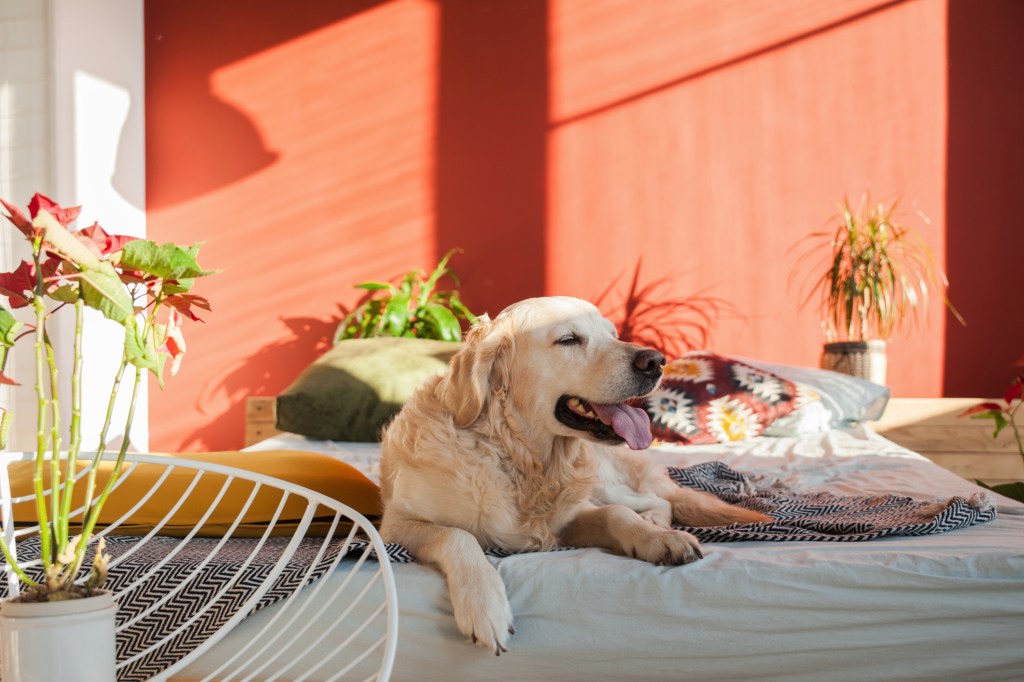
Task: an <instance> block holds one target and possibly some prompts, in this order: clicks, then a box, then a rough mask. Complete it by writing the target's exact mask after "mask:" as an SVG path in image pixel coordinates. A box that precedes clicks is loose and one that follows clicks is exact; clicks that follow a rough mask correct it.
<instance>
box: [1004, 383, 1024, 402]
mask: <svg viewBox="0 0 1024 682" xmlns="http://www.w3.org/2000/svg"><path fill="white" fill-rule="evenodd" d="M1022 390H1024V385H1022V384H1021V382H1020V379H1015V380H1014V382H1013V383H1012V384H1010V387H1009V388H1008V389H1006V394H1005V395H1003V400H1005V401H1006V404H1007V405H1009V404H1010V403H1012V402H1013V401H1014V400H1016V399H1017V398H1020V395H1021V392H1022Z"/></svg>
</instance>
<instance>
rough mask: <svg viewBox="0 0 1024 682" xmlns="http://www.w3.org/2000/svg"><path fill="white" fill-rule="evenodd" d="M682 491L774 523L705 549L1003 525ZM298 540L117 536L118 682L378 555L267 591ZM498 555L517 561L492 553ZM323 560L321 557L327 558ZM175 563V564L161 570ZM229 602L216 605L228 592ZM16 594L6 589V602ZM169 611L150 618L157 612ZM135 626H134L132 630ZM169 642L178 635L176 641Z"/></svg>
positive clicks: (723, 483) (988, 511) (749, 483)
mask: <svg viewBox="0 0 1024 682" xmlns="http://www.w3.org/2000/svg"><path fill="white" fill-rule="evenodd" d="M669 474H670V476H671V477H672V478H673V480H675V481H676V482H677V483H678V484H679V485H681V486H688V487H692V488H697V489H699V490H704V491H706V492H709V493H712V494H714V495H717V496H718V497H720V498H722V499H724V500H726V501H727V502H731V503H734V504H739V505H741V506H744V507H748V508H751V509H756V510H758V511H760V512H763V513H765V514H768V515H770V516H772V517H773V521H771V522H766V523H754V524H736V525H732V526H724V527H715V528H693V527H682V526H680V528H681V529H682V530H686V531H689V532H690V533H693V534H694V535H696V536H697V537H698V538H699V539H700V540H701V541H702V542H737V541H775V542H778V541H796V540H804V541H806V540H811V541H819V542H859V541H864V540H873V539H876V538H881V537H887V536H898V535H902V536H910V535H931V534H935V533H944V532H947V531H951V530H956V529H959V528H966V527H968V526H972V525H975V524H978V523H983V522H986V521H990V520H992V519H993V518H995V516H996V510H995V505H994V503H993V501H992V499H991V498H990V497H988V495H987V494H985V493H979V494H977V495H974V496H972V497H971V498H969V499H965V498H961V497H954V498H952V499H950V500H946V501H943V502H938V503H937V502H922V501H919V500H913V499H911V498H908V497H898V496H892V495H883V496H871V497H843V496H837V495H831V494H828V493H810V494H807V493H799V492H793V491H790V490H788V489H785V488H780V487H777V486H771V485H758V482H757V481H753V480H751V478H750V477H748V476H746V475H744V474H742V473H740V472H737V471H735V470H733V469H731V468H729V467H728V466H726V465H724V464H722V463H720V462H706V463H703V464H698V465H695V466H692V467H686V468H670V469H669ZM288 540H289V538H270V539H269V540H268V541H267V542H266V544H265V545H264V546H263V547H262V548H259V549H258V551H257V540H256V539H247V538H235V539H232V540H230V541H229V542H227V543H225V544H224V545H223V546H222V547H220V548H218V542H219V541H218V540H217V539H200V538H194V539H192V540H190V541H189V542H188V543H187V544H186V546H185V547H180V545H181V540H179V539H177V538H165V537H155V538H150V539H149V540H146V541H145V542H142V543H140V539H139V538H135V537H122V536H115V537H108V538H107V543H108V544H107V548H108V551H109V552H110V553H111V554H112V555H113V556H114V557H120V556H125V555H127V556H125V558H124V560H122V561H120V562H116V565H114V566H113V567H112V568H111V571H110V577H109V579H108V582H107V584H106V585H105V587H106V588H108V589H110V590H112V591H114V592H115V594H117V595H118V596H117V602H118V614H117V618H118V624H119V627H121V630H120V631H119V635H118V641H117V653H118V662H119V669H118V679H119V680H122V681H129V682H131V681H135V680H146V679H149V678H150V677H152V676H153V675H155V674H157V673H159V672H161V671H162V670H164V669H166V667H167V666H168V665H170V664H171V663H173V662H174V661H177V660H179V659H180V658H182V657H183V656H184V655H185V654H187V653H188V652H189V651H192V650H193V649H195V648H196V647H197V646H198V645H199V644H201V643H202V642H203V641H205V640H206V639H207V638H208V637H209V636H210V635H211V634H212V633H214V632H216V631H217V629H219V628H220V627H222V626H223V625H224V623H226V622H227V621H228V620H229V619H230V618H231V617H232V616H233V615H234V614H235V613H237V611H238V609H239V608H240V607H241V605H242V604H243V603H245V602H246V600H247V599H248V598H249V597H250V596H251V595H253V594H254V593H256V592H257V590H261V589H265V590H266V592H265V594H263V596H262V597H261V599H260V601H259V605H258V607H257V608H263V607H265V606H268V605H270V604H273V603H275V602H278V601H281V600H283V599H285V598H287V597H288V596H289V595H290V594H292V593H293V592H294V591H295V590H296V589H298V588H299V587H301V586H302V585H303V584H309V583H310V582H311V581H312V580H314V579H317V578H319V577H322V576H323V575H324V574H325V573H326V572H327V571H328V570H330V567H331V565H332V562H333V561H334V559H335V558H336V557H337V556H338V554H339V553H340V552H346V554H345V557H346V559H347V558H349V557H359V556H362V555H364V554H365V555H369V556H372V554H373V552H372V550H371V549H370V547H369V542H368V541H367V540H365V539H359V538H356V539H355V540H352V541H351V542H349V543H347V544H346V542H345V538H337V539H333V540H328V541H327V542H328V546H327V549H326V551H321V550H322V549H323V545H324V542H325V541H324V540H323V539H322V538H306V539H304V540H302V542H301V544H300V546H299V549H298V551H297V553H296V554H295V556H294V557H293V559H292V560H291V561H290V562H289V563H288V565H287V566H286V567H285V568H284V570H283V571H282V572H281V574H280V575H279V576H278V578H277V579H276V580H275V581H274V582H273V583H272V584H271V585H270V586H269V589H267V586H266V585H264V583H265V581H266V580H267V577H268V576H269V575H271V574H272V572H273V569H274V566H275V565H276V564H277V563H278V559H279V557H280V555H281V551H282V549H283V547H284V545H285V544H286V543H287V542H288ZM18 549H19V553H20V554H22V556H33V554H32V551H33V549H34V550H35V552H36V555H37V554H38V545H35V546H34V547H33V544H32V541H31V540H30V541H27V542H23V543H19V545H18ZM386 550H387V554H388V557H389V558H390V559H391V561H392V562H396V563H407V562H412V561H414V559H413V557H412V556H411V555H410V554H409V553H408V552H407V551H406V550H405V549H404V548H403V547H401V546H399V545H387V546H386ZM488 553H489V554H491V555H492V556H507V555H509V554H510V553H509V552H506V551H503V550H490V551H489V552H488ZM318 555H319V557H318ZM168 556H171V557H172V558H171V560H170V561H168V562H167V563H165V564H163V565H160V562H161V561H163V560H165V559H166V558H167V557H168ZM222 590H223V591H224V594H222V595H220V596H219V597H217V598H214V597H215V596H216V595H217V594H219V593H220V592H221V591H222ZM5 591H6V585H0V597H2V596H3V595H4V593H5ZM156 602H161V603H160V605H159V607H158V608H157V609H155V610H154V613H153V614H150V615H149V616H142V615H141V614H143V613H144V612H146V611H147V609H148V607H149V606H151V605H152V604H154V603H156ZM125 623H130V624H129V625H128V626H127V627H123V626H124V624H125ZM168 633H175V634H174V635H173V636H171V637H169V638H168V637H167V635H168Z"/></svg>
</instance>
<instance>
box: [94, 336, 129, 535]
mask: <svg viewBox="0 0 1024 682" xmlns="http://www.w3.org/2000/svg"><path fill="white" fill-rule="evenodd" d="M126 367H128V356H127V355H122V356H121V366H120V367H118V368H117V374H115V375H114V385H113V386H112V387H111V389H110V400H108V401H107V414H106V416H105V417H104V418H103V427H102V428H101V429H100V442H99V445H98V446H97V447H96V456H95V457H94V458H93V460H92V466H91V467H89V478H88V483H87V484H86V486H85V507H84V509H85V514H86V516H88V515H89V510H90V507H91V505H92V497H93V491H94V490H95V489H96V470H97V469H98V468H99V466H100V458H101V457H102V456H103V453H104V452H106V451H107V431H108V430H109V429H110V422H111V421H113V419H114V404H115V403H116V401H117V394H118V392H119V391H120V390H121V378H122V377H123V376H124V370H125V368H126Z"/></svg>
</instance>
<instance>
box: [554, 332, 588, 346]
mask: <svg viewBox="0 0 1024 682" xmlns="http://www.w3.org/2000/svg"><path fill="white" fill-rule="evenodd" d="M584 341H585V339H584V338H583V337H582V336H579V335H578V334H576V333H572V334H566V335H564V336H561V337H559V338H558V340H557V341H555V345H556V346H581V345H583V342H584Z"/></svg>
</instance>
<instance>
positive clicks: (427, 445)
mask: <svg viewBox="0 0 1024 682" xmlns="http://www.w3.org/2000/svg"><path fill="white" fill-rule="evenodd" d="M664 363H665V358H664V356H662V354H661V353H659V352H657V351H654V350H650V349H648V348H644V347H642V346H638V345H635V344H632V343H625V342H623V341H620V340H618V338H617V335H616V332H615V327H614V326H613V325H612V323H611V322H609V321H608V320H606V319H605V318H604V317H602V315H601V313H600V312H599V311H598V310H597V308H595V307H594V306H593V305H591V304H590V303H587V302H586V301H582V300H580V299H576V298H567V297H551V298H535V299H528V300H525V301H521V302H519V303H516V304H513V305H511V306H509V307H508V308H506V309H505V310H504V311H502V313H501V314H500V315H498V316H497V317H495V318H494V319H493V320H490V319H487V318H486V317H484V318H481V319H480V321H479V322H478V323H477V324H476V325H474V326H473V327H472V329H470V331H469V332H468V333H467V334H466V339H465V343H464V344H463V347H462V348H461V349H460V350H459V352H458V353H456V354H455V356H454V357H453V358H452V360H451V363H450V367H449V370H448V372H447V373H445V374H444V375H442V376H439V377H436V378H434V379H431V380H429V381H427V382H426V383H425V384H424V385H423V386H422V387H421V388H420V389H419V390H418V391H417V392H416V393H415V395H414V396H413V397H412V398H411V399H410V400H409V401H408V402H407V403H406V404H405V406H404V407H403V408H402V411H401V412H400V413H399V414H398V415H397V416H396V417H395V419H394V421H393V422H392V423H391V424H390V425H389V426H388V427H387V429H386V430H385V432H384V434H383V438H382V443H381V446H382V459H381V492H382V498H383V501H384V517H383V521H382V525H381V535H382V536H383V538H384V540H385V541H387V542H396V543H399V544H401V545H402V546H404V547H405V548H406V549H407V550H408V551H409V552H410V553H411V554H412V555H413V556H414V557H416V559H417V560H418V561H421V562H424V563H426V564H430V565H433V566H434V567H436V568H437V569H438V570H440V572H441V573H442V574H443V575H444V576H445V577H446V579H447V584H448V590H449V593H450V595H451V601H452V607H453V610H454V612H455V621H456V625H457V626H458V629H459V630H460V631H461V632H462V633H463V634H464V635H465V636H466V637H467V638H469V639H470V640H472V641H473V642H475V643H477V644H479V645H480V646H483V647H485V648H487V649H488V650H490V651H493V652H494V653H495V654H499V655H500V653H501V652H503V651H507V646H508V640H509V636H510V635H511V634H514V632H515V631H514V628H513V625H512V611H511V608H510V607H509V602H508V597H507V595H506V593H505V585H504V583H503V582H502V580H501V576H500V575H499V574H498V572H497V571H496V570H495V569H494V568H493V567H492V566H491V564H490V563H489V562H488V560H487V558H486V556H485V555H484V548H491V547H494V548H501V549H505V550H511V551H525V550H543V549H551V548H553V547H556V546H559V545H561V546H570V547H600V548H604V549H606V550H609V551H611V552H614V553H616V554H621V555H623V556H629V557H635V558H637V559H640V560H643V561H648V562H651V563H655V564H665V565H678V564H684V563H687V562H690V561H694V560H696V559H699V558H701V550H700V543H699V542H698V541H697V539H696V538H695V537H694V536H693V535H691V534H689V533H686V532H683V531H680V530H673V529H672V528H671V527H670V526H671V524H672V522H673V521H676V522H678V523H680V524H685V525H689V526H710V525H724V524H730V523H750V522H759V521H765V520H768V519H769V517H767V516H764V515H763V514H760V513H759V512H755V511H751V510H748V509H743V508H740V507H736V506H733V505H730V504H727V503H725V502H723V501H721V500H719V499H718V498H716V497H714V496H711V495H707V494H704V493H701V492H698V491H694V490H690V489H687V488H681V487H680V486H678V485H676V484H675V483H674V482H673V481H672V480H671V479H670V478H669V477H668V474H667V472H666V471H665V470H664V469H663V468H660V467H657V466H654V465H653V464H652V463H650V462H649V461H648V460H646V459H645V458H644V457H643V456H641V455H639V454H636V453H635V452H631V450H634V451H635V450H643V449H645V448H647V447H648V446H649V445H650V444H651V430H650V420H649V418H648V416H647V413H646V412H644V410H642V409H639V408H636V407H632V406H630V405H629V404H628V402H627V401H630V400H632V399H635V398H640V397H642V396H644V395H646V394H648V393H650V392H651V391H652V390H654V388H655V386H657V384H658V382H659V381H660V379H661V373H662V366H663V365H664ZM623 443H624V444H625V445H626V446H628V447H624V446H623V445H622V444H623Z"/></svg>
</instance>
